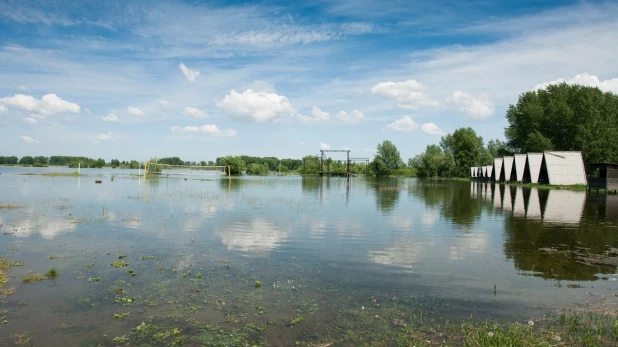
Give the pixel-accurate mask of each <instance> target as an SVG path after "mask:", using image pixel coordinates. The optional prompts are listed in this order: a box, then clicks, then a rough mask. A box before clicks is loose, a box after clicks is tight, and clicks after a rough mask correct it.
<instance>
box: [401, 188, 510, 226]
mask: <svg viewBox="0 0 618 347" xmlns="http://www.w3.org/2000/svg"><path fill="white" fill-rule="evenodd" d="M488 187H489V186H487V185H484V186H483V185H482V184H479V185H478V186H477V187H476V188H473V189H472V190H471V189H470V187H469V184H468V183H463V182H435V181H425V182H421V183H419V184H417V185H415V186H414V187H412V188H410V189H409V192H410V194H412V195H413V196H416V197H418V198H420V199H422V201H423V202H424V203H425V205H426V206H427V207H429V208H432V207H437V208H438V209H439V210H440V214H441V215H442V216H443V217H445V218H447V219H449V220H450V221H452V222H453V223H455V224H459V225H466V226H470V225H472V224H474V223H475V222H476V221H477V220H478V219H479V217H480V215H481V213H482V212H483V209H484V205H485V204H484V203H483V201H482V200H484V199H485V198H489V199H490V200H491V196H492V195H491V194H494V193H495V194H500V191H499V190H495V191H492V192H490V193H489V195H487V190H488ZM479 188H482V189H479ZM483 189H484V191H483ZM490 190H491V189H490ZM471 191H472V192H473V194H470V192H471ZM479 196H481V199H480V200H479V199H478V197H479ZM496 201H501V198H500V197H498V198H497V199H496ZM434 219H435V217H434Z"/></svg>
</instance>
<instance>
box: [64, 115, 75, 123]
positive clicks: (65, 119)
mask: <svg viewBox="0 0 618 347" xmlns="http://www.w3.org/2000/svg"><path fill="white" fill-rule="evenodd" d="M64 121H65V122H74V121H75V119H73V118H72V117H69V116H66V117H64Z"/></svg>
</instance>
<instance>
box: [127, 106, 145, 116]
mask: <svg viewBox="0 0 618 347" xmlns="http://www.w3.org/2000/svg"><path fill="white" fill-rule="evenodd" d="M127 112H129V114H130V115H131V116H135V117H144V112H143V111H142V110H140V109H139V108H137V107H133V106H129V107H127Z"/></svg>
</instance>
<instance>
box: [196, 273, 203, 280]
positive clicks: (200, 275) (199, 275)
mask: <svg viewBox="0 0 618 347" xmlns="http://www.w3.org/2000/svg"><path fill="white" fill-rule="evenodd" d="M202 277H203V276H202V274H201V273H197V274H196V275H195V278H197V279H200V278H202Z"/></svg>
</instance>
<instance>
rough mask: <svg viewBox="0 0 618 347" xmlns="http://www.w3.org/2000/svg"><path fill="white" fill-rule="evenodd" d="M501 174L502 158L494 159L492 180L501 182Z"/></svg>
mask: <svg viewBox="0 0 618 347" xmlns="http://www.w3.org/2000/svg"><path fill="white" fill-rule="evenodd" d="M500 172H502V158H494V166H493V170H492V172H491V176H490V177H491V180H492V181H499V180H500Z"/></svg>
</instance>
